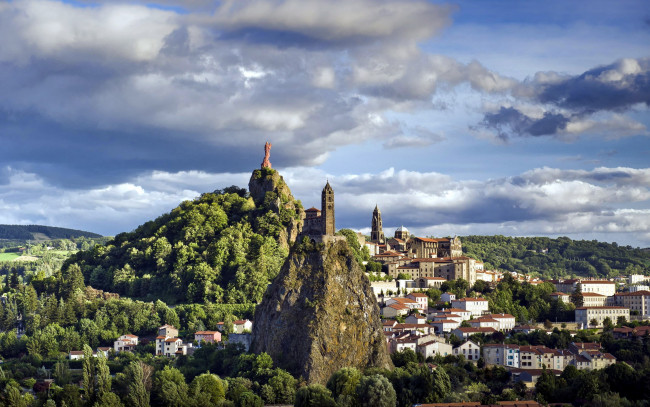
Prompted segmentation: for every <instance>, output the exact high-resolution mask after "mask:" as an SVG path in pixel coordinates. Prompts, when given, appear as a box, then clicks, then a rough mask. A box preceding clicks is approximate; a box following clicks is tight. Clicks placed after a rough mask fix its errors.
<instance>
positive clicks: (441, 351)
mask: <svg viewBox="0 0 650 407" xmlns="http://www.w3.org/2000/svg"><path fill="white" fill-rule="evenodd" d="M416 351H417V352H418V353H420V354H422V356H424V358H425V359H426V358H428V357H430V356H431V357H433V356H435V355H440V356H447V355H451V354H452V353H453V349H452V346H451V345H450V344H448V343H444V342H440V341H437V340H429V341H427V342H423V343H418V344H417V347H416Z"/></svg>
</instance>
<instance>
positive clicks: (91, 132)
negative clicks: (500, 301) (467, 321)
mask: <svg viewBox="0 0 650 407" xmlns="http://www.w3.org/2000/svg"><path fill="white" fill-rule="evenodd" d="M0 38H3V40H0V92H2V94H3V98H2V100H0V137H1V138H2V141H3V149H2V150H0V223H39V224H49V225H56V226H63V227H74V228H80V229H87V230H91V231H94V232H98V233H102V234H107V235H112V234H116V233H119V232H122V231H128V230H132V229H133V228H135V227H136V226H137V225H139V224H141V223H143V222H144V221H146V220H149V219H153V218H155V217H157V216H158V215H160V214H161V213H163V212H166V211H168V210H170V209H171V208H173V207H174V206H176V205H177V204H178V203H179V202H181V201H182V200H184V199H192V198H193V197H195V196H197V195H199V194H200V193H202V192H206V191H212V190H214V189H218V188H222V187H224V186H228V185H231V184H237V185H241V186H245V185H246V183H247V180H248V177H249V174H250V171H251V170H252V169H253V168H256V167H257V166H259V163H260V162H261V159H262V152H263V149H262V148H263V145H264V142H265V141H267V140H268V141H271V142H272V143H273V149H272V155H271V161H272V163H273V165H274V167H275V168H277V169H279V170H280V172H281V173H282V174H283V175H284V176H285V179H287V181H288V183H289V186H290V187H291V188H292V190H293V192H294V195H296V197H298V198H299V199H301V200H302V201H303V202H304V203H305V205H307V206H311V205H315V204H317V202H318V201H319V199H318V197H319V194H320V189H321V184H324V181H325V179H327V178H329V180H330V182H331V183H332V186H333V187H334V189H335V192H336V196H337V227H339V228H340V227H350V228H353V229H356V230H361V231H364V232H367V231H368V229H369V226H370V218H371V212H372V209H373V208H374V205H375V203H377V204H378V205H379V207H380V208H381V209H382V213H383V214H384V224H385V225H386V227H387V229H388V230H387V232H388V234H391V233H392V229H394V228H396V227H398V226H400V225H404V226H407V227H409V228H410V229H411V230H412V231H413V232H415V233H417V234H421V235H433V236H446V235H454V234H459V235H464V234H472V233H476V234H505V235H516V236H536V235H546V236H562V235H566V236H570V237H573V238H587V239H599V240H606V241H617V242H619V243H622V244H630V245H633V246H642V247H648V246H650V233H649V230H650V168H648V163H649V162H650V138H649V135H650V134H649V132H648V126H650V114H649V112H648V103H650V59H649V57H650V55H649V54H650V46H648V44H650V5H649V4H648V2H646V1H620V2H611V1H588V2H587V1H572V2H566V1H546V2H522V1H456V2H440V1H436V2H426V1H424V0H401V1H398V0H336V1H320V0H238V1H234V0H225V1H221V2H217V3H215V2H211V1H204V0H192V1H185V2H177V1H174V0H161V1H158V2H153V3H152V2H138V1H130V2H119V1H84V0H79V1H75V2H60V1H48V0H38V1H36V0H14V1H11V2H6V3H0Z"/></svg>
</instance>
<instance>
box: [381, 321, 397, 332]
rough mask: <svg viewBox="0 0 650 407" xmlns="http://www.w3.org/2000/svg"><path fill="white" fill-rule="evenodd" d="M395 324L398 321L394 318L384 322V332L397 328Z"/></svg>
mask: <svg viewBox="0 0 650 407" xmlns="http://www.w3.org/2000/svg"><path fill="white" fill-rule="evenodd" d="M395 325H397V321H395V320H394V319H390V320H388V321H384V322H383V323H382V326H383V329H384V332H393V328H395Z"/></svg>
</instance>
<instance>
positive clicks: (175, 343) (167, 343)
mask: <svg viewBox="0 0 650 407" xmlns="http://www.w3.org/2000/svg"><path fill="white" fill-rule="evenodd" d="M188 349H189V350H190V353H191V351H192V350H193V349H192V344H191V343H183V340H182V339H181V338H166V339H165V340H164V341H163V355H164V356H167V357H172V356H179V355H187V354H188Z"/></svg>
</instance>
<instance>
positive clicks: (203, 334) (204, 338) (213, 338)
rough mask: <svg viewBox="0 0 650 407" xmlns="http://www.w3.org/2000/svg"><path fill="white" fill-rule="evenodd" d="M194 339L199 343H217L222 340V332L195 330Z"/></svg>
mask: <svg viewBox="0 0 650 407" xmlns="http://www.w3.org/2000/svg"><path fill="white" fill-rule="evenodd" d="M194 340H195V341H196V342H198V343H201V342H206V343H217V342H221V332H219V331H197V332H194Z"/></svg>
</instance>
